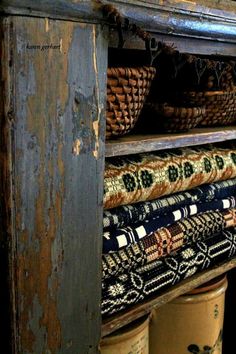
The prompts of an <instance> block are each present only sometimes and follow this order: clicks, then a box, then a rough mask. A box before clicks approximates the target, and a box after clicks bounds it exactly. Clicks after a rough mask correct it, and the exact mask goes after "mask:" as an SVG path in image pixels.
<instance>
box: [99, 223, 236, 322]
mask: <svg viewBox="0 0 236 354" xmlns="http://www.w3.org/2000/svg"><path fill="white" fill-rule="evenodd" d="M235 253H236V228H230V229H228V230H224V231H222V232H221V233H219V234H217V235H214V236H212V237H210V238H207V239H206V240H203V241H197V242H192V243H189V244H187V245H185V246H183V247H182V248H181V249H179V250H178V251H177V252H175V253H174V254H173V255H169V256H167V257H163V258H161V259H158V260H155V261H153V262H152V263H149V264H147V265H144V266H141V267H139V268H137V269H136V270H134V271H129V272H126V273H125V274H122V275H120V276H117V277H112V278H110V279H107V280H104V281H103V282H102V304H101V310H102V314H103V315H111V314H113V313H116V312H118V311H121V310H124V309H126V308H127V307H129V306H130V305H133V304H136V303H139V302H141V301H142V300H144V299H148V298H149V297H150V296H152V295H155V294H158V293H160V292H161V291H163V290H164V289H167V288H169V287H171V286H173V285H175V284H177V283H179V282H180V281H181V280H183V279H186V278H189V277H190V276H192V275H193V274H195V273H197V272H200V271H202V270H204V269H207V268H209V267H211V266H213V265H215V264H217V263H219V262H222V261H225V260H227V259H229V258H231V257H233V256H234V255H235Z"/></svg>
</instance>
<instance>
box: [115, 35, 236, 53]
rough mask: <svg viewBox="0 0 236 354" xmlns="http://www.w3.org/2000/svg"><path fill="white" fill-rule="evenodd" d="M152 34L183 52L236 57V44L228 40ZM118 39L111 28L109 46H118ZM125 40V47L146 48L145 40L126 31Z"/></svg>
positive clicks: (158, 39)
mask: <svg viewBox="0 0 236 354" xmlns="http://www.w3.org/2000/svg"><path fill="white" fill-rule="evenodd" d="M151 35H152V37H154V38H156V40H157V41H159V42H165V43H166V44H169V45H174V47H175V48H176V49H177V50H179V51H180V52H182V53H192V54H201V55H222V56H231V57H235V44H234V43H228V42H227V41H225V42H222V41H212V40H206V39H198V38H192V37H189V36H186V37H183V36H181V35H178V33H177V34H176V35H171V34H163V33H154V32H151ZM118 41H119V38H118V34H117V31H115V30H114V29H111V30H110V33H109V47H111V48H117V45H118ZM124 41H125V43H124V49H139V50H145V43H144V41H142V40H141V39H140V38H138V37H137V36H130V35H127V34H126V33H124Z"/></svg>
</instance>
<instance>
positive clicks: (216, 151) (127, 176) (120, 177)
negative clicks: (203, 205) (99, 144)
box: [104, 145, 236, 209]
mask: <svg viewBox="0 0 236 354" xmlns="http://www.w3.org/2000/svg"><path fill="white" fill-rule="evenodd" d="M234 177H236V147H232V148H222V147H221V148H220V147H217V146H213V145H207V146H205V147H192V148H182V149H175V150H168V151H164V152H163V151H162V152H155V153H151V154H138V155H133V156H127V157H115V158H109V159H107V161H106V167H105V179H104V208H105V209H109V208H114V207H117V206H120V205H126V204H132V203H137V202H141V201H148V200H153V199H155V198H159V197H161V196H164V195H170V194H172V193H175V192H179V191H184V190H188V189H191V188H194V187H197V186H200V185H202V184H206V183H213V182H217V181H223V180H227V179H231V178H234Z"/></svg>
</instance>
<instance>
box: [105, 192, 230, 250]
mask: <svg viewBox="0 0 236 354" xmlns="http://www.w3.org/2000/svg"><path fill="white" fill-rule="evenodd" d="M235 206H236V197H234V196H231V197H229V198H225V199H220V200H218V199H216V200H213V201H210V202H205V203H204V202H200V203H196V204H191V205H186V206H182V207H180V208H179V209H175V210H173V211H171V212H169V213H164V212H163V213H162V214H161V215H158V216H156V217H155V218H153V219H150V220H144V221H142V222H139V223H136V224H134V225H130V226H126V227H123V228H118V229H109V230H106V231H104V233H103V253H108V252H115V251H118V250H119V249H122V248H124V247H127V246H129V245H130V244H132V243H135V242H139V241H140V240H141V239H142V238H144V237H145V236H147V235H150V234H151V233H153V232H156V231H157V230H158V229H160V228H161V227H167V226H169V225H171V224H173V223H175V222H176V221H178V220H181V219H183V218H187V217H189V216H193V215H196V214H198V213H201V212H205V211H210V210H224V209H229V208H234V207H235Z"/></svg>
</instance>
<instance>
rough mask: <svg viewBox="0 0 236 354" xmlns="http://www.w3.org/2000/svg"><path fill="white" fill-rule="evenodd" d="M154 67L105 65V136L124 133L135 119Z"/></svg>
mask: <svg viewBox="0 0 236 354" xmlns="http://www.w3.org/2000/svg"><path fill="white" fill-rule="evenodd" d="M155 73H156V69H155V68H154V67H146V66H142V67H137V68H125V67H122V68H121V67H119V68H108V71H107V112H106V138H111V137H115V136H120V135H124V134H127V133H128V132H130V130H132V128H133V127H134V125H135V123H136V122H137V120H138V117H139V114H140V111H141V109H142V107H143V104H144V101H145V98H146V96H147V95H148V93H149V89H150V86H151V81H152V79H153V78H154V76H155Z"/></svg>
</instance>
